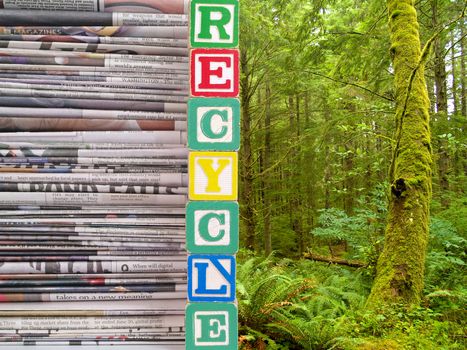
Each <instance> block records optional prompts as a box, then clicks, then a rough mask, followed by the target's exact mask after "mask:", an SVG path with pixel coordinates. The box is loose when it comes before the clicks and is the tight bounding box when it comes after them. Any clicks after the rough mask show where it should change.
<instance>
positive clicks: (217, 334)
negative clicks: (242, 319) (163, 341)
mask: <svg viewBox="0 0 467 350" xmlns="http://www.w3.org/2000/svg"><path fill="white" fill-rule="evenodd" d="M185 325H186V350H215V349H222V350H237V349H238V340H237V339H238V312H237V308H236V306H235V305H234V304H226V303H195V304H188V306H187V307H186V313H185Z"/></svg>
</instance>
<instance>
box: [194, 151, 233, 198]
mask: <svg viewBox="0 0 467 350" xmlns="http://www.w3.org/2000/svg"><path fill="white" fill-rule="evenodd" d="M189 187H190V191H189V197H190V200H201V201H202V200H208V201H209V200H212V201H213V200H226V201H235V200H237V187H238V156H237V153H236V152H191V153H190V159H189Z"/></svg>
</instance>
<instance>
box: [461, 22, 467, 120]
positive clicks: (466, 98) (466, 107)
mask: <svg viewBox="0 0 467 350" xmlns="http://www.w3.org/2000/svg"><path fill="white" fill-rule="evenodd" d="M462 24H463V23H461V37H462V38H463V39H462V40H461V75H460V83H461V110H462V115H463V116H464V117H466V116H467V88H466V86H465V85H466V83H467V82H466V77H465V75H466V71H465V55H467V52H466V51H465V42H466V39H465V37H464V35H465V28H464V26H463V25H462Z"/></svg>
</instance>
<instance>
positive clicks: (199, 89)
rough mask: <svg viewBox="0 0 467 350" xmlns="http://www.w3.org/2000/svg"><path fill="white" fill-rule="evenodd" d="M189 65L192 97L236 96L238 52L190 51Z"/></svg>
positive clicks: (238, 71) (238, 77)
mask: <svg viewBox="0 0 467 350" xmlns="http://www.w3.org/2000/svg"><path fill="white" fill-rule="evenodd" d="M190 64H191V76H190V87H191V95H192V96H195V97H237V96H238V92H239V79H240V70H239V66H238V50H227V49H226V50H215V49H196V50H191V55H190Z"/></svg>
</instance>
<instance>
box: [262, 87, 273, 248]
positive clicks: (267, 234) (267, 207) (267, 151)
mask: <svg viewBox="0 0 467 350" xmlns="http://www.w3.org/2000/svg"><path fill="white" fill-rule="evenodd" d="M263 161H264V168H265V169H269V167H270V166H271V87H270V85H269V82H268V81H267V82H266V109H265V116H264V158H263ZM269 176H270V175H265V176H263V185H264V188H265V191H264V199H263V200H264V213H263V220H264V221H263V223H264V253H265V254H266V255H270V254H271V253H272V235H271V200H270V198H271V197H270V195H269V191H270V190H271V188H270V186H269Z"/></svg>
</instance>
